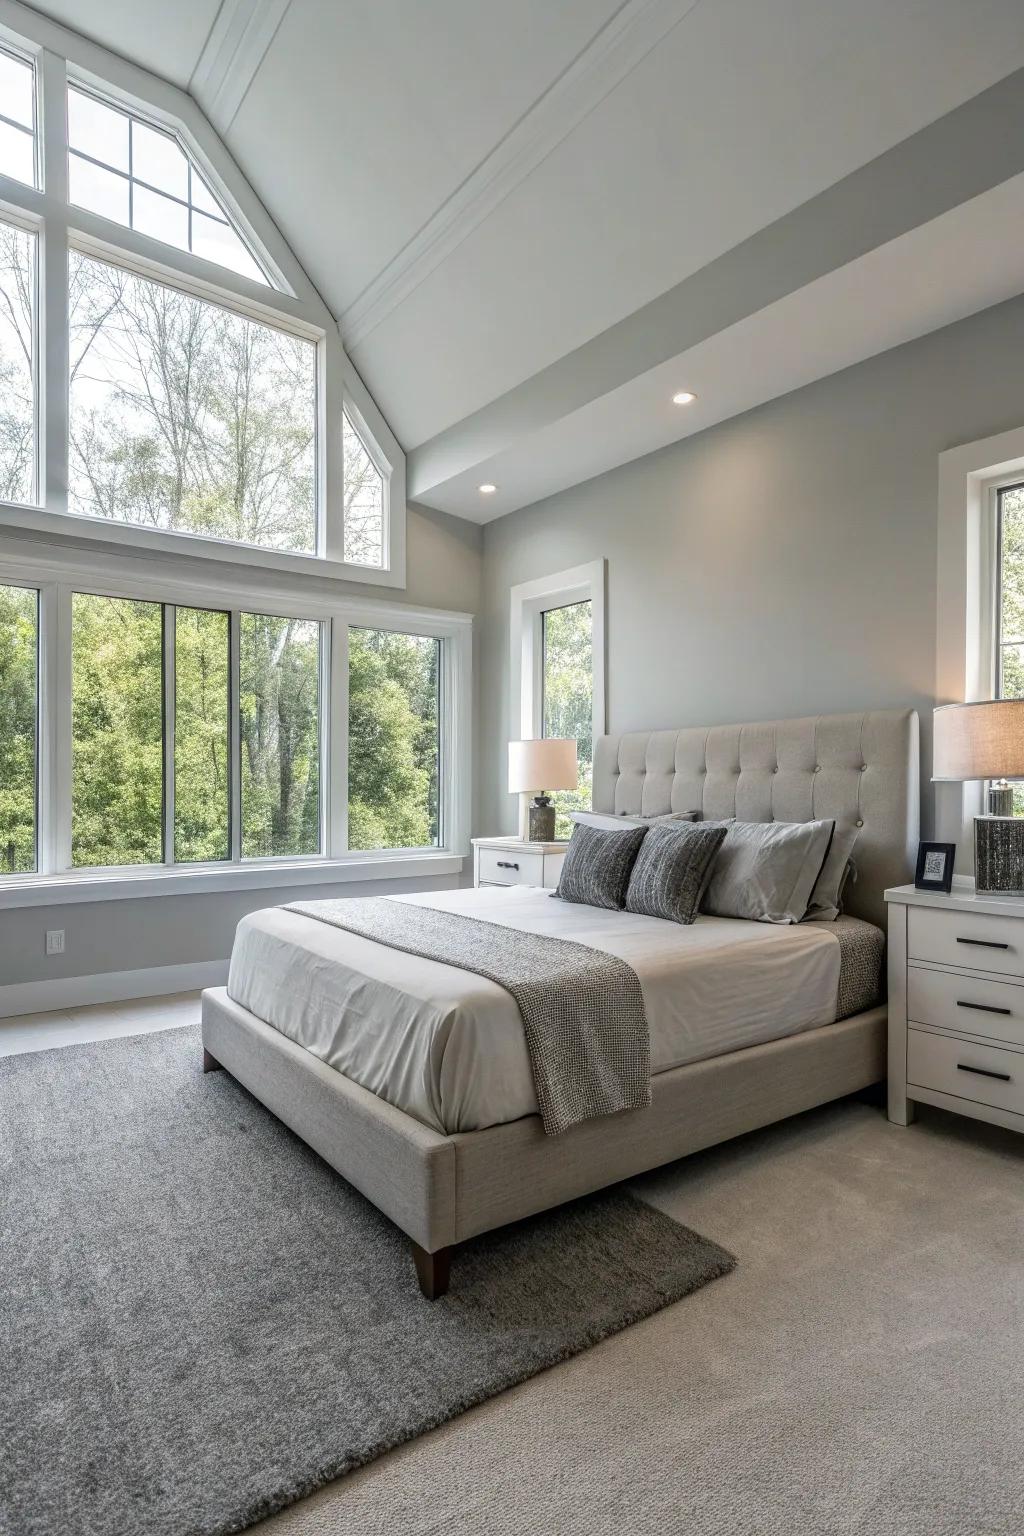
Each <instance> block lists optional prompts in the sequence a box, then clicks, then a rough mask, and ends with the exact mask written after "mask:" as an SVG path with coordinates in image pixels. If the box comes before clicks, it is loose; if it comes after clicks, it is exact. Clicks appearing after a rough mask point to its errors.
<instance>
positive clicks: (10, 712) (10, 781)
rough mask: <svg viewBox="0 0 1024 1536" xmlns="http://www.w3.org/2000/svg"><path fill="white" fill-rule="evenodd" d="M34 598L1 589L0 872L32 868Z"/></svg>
mask: <svg viewBox="0 0 1024 1536" xmlns="http://www.w3.org/2000/svg"><path fill="white" fill-rule="evenodd" d="M36 633H37V616H36V594H35V593H34V592H31V591H29V590H28V589H27V588H25V587H0V873H3V874H25V873H27V872H28V871H30V870H33V869H35V867H36Z"/></svg>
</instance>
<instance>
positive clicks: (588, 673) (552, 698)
mask: <svg viewBox="0 0 1024 1536" xmlns="http://www.w3.org/2000/svg"><path fill="white" fill-rule="evenodd" d="M541 626H542V627H541V637H542V643H543V653H544V654H543V668H542V679H543V684H542V686H543V693H542V701H541V703H542V727H543V728H542V731H541V734H542V735H543V736H554V737H569V738H573V739H575V742H576V752H577V757H578V760H579V777H580V782H579V788H578V789H575V790H571V789H561V790H556V791H555V792H553V794H552V799H553V800H554V803H555V833H556V836H558V837H570V836H571V835H572V822H571V821H570V820H569V814H570V812H571V811H580V810H589V808H590V805H591V803H592V800H591V793H592V784H593V776H594V740H593V737H594V730H593V708H594V657H593V615H592V606H591V601H590V599H589V598H588V599H587V600H586V601H585V602H581V603H569V604H567V605H566V606H565V607H563V608H548V609H547V610H545V612H544V613H543V614H542V615H541Z"/></svg>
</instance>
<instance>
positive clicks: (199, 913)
mask: <svg viewBox="0 0 1024 1536" xmlns="http://www.w3.org/2000/svg"><path fill="white" fill-rule="evenodd" d="M406 537H407V551H406V553H407V570H408V587H407V588H406V590H405V591H404V592H401V593H395V592H392V591H391V590H390V589H381V588H380V587H370V586H365V587H361V586H358V585H357V584H355V583H347V582H346V583H345V584H344V590H345V591H347V592H348V591H351V592H362V593H364V594H365V595H366V596H369V597H372V598H374V599H380V598H382V597H383V598H388V599H392V600H394V601H396V602H405V603H409V604H413V605H417V606H422V607H430V608H451V609H455V610H458V611H460V612H466V613H474V612H475V611H476V610H477V608H478V606H479V598H480V576H481V544H482V537H481V530H480V529H479V528H478V527H476V526H474V525H473V524H471V523H467V522H465V521H463V520H462V519H461V518H455V517H448V516H447V515H446V514H445V513H443V512H435V511H433V510H431V509H430V508H429V507H416V506H410V508H409V515H408V523H407V532H406ZM456 883H457V881H456V880H454V879H448V880H435V881H426V882H424V881H422V880H408V881H396V880H389V881H377V882H375V883H374V884H365V885H364V884H361V883H360V884H355V885H352V884H349V885H338V886H327V885H319V886H314V887H310V888H308V889H305V888H303V889H301V890H299V889H295V888H288V889H283V888H280V887H278V888H271V887H264V888H263V889H261V890H255V891H247V892H246V891H232V892H218V893H214V894H206V895H195V896H149V897H145V898H143V899H137V900H131V901H115V902H95V903H93V902H75V903H73V904H69V905H68V906H62V907H22V908H14V909H10V910H4V911H0V987H2V986H6V985H11V984H14V983H19V982H33V981H48V980H57V979H61V978H64V977H69V976H85V975H90V976H92V975H98V974H103V973H104V972H107V971H116V970H143V969H148V968H150V967H153V966H164V965H184V964H194V963H198V962H200V961H204V960H222V959H226V958H227V957H228V955H229V954H230V953H231V942H232V939H233V938H234V932H235V925H236V924H237V922H238V920H239V918H240V917H242V916H243V915H244V914H245V913H246V912H253V911H256V910H257V909H258V908H260V907H267V906H274V905H277V904H279V903H281V902H284V901H291V900H298V899H300V898H301V897H311V898H327V897H330V896H345V895H352V896H354V895H362V894H366V895H372V894H383V893H386V892H388V891H392V892H394V891H398V890H416V889H421V888H424V886H425V885H433V886H438V885H453V884H456ZM47 928H63V929H64V930H65V934H66V949H65V953H64V954H63V955H55V956H47V955H46V953H45V932H46V929H47Z"/></svg>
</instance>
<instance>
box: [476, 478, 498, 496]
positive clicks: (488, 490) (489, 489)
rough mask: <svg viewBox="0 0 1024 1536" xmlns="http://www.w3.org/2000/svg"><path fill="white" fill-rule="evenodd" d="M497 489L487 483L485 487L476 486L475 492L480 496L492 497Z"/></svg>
mask: <svg viewBox="0 0 1024 1536" xmlns="http://www.w3.org/2000/svg"><path fill="white" fill-rule="evenodd" d="M497 489H498V487H497V486H496V485H491V483H490V482H489V481H488V483H487V484H486V485H479V486H477V490H478V491H479V492H480V495H481V496H493V495H494V493H495V491H496V490H497Z"/></svg>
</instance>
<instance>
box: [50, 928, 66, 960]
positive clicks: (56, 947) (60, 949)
mask: <svg viewBox="0 0 1024 1536" xmlns="http://www.w3.org/2000/svg"><path fill="white" fill-rule="evenodd" d="M46 953H47V954H48V955H62V954H63V953H64V929H63V928H47V930H46Z"/></svg>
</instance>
